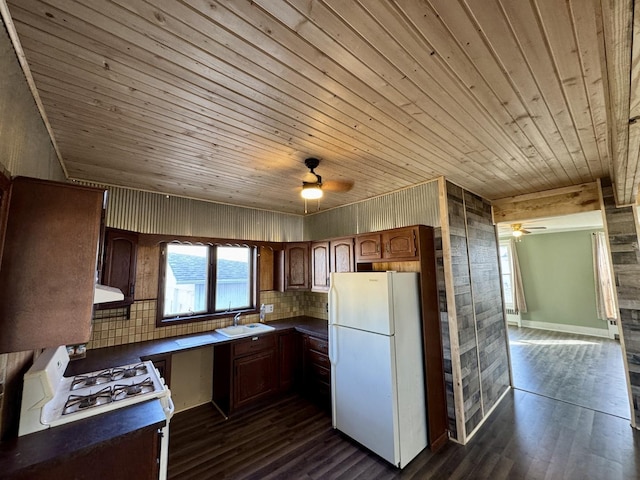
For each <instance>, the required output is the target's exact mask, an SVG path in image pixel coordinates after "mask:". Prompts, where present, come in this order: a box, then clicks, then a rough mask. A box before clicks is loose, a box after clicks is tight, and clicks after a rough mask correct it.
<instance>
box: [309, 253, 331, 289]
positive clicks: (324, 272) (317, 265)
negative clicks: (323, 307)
mask: <svg viewBox="0 0 640 480" xmlns="http://www.w3.org/2000/svg"><path fill="white" fill-rule="evenodd" d="M328 290H329V242H313V243H311V291H312V292H326V291H328Z"/></svg>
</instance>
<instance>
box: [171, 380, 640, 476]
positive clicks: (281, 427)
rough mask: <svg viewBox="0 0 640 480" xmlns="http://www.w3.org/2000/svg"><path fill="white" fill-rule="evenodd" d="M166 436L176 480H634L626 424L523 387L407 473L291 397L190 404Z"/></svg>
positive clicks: (634, 450) (632, 437)
mask: <svg viewBox="0 0 640 480" xmlns="http://www.w3.org/2000/svg"><path fill="white" fill-rule="evenodd" d="M170 431H171V436H170V454H169V478H170V479H175V480H178V479H180V480H197V479H214V478H215V479H256V480H257V479H323V480H324V479H344V480H347V479H348V480H351V479H491V480H499V479H518V478H527V479H528V478H532V479H533V478H535V479H543V478H545V479H567V480H573V479H576V480H577V479H580V480H583V479H607V480H616V479H620V480H622V479H632V478H640V432H638V431H636V430H633V429H632V428H631V427H630V425H629V422H628V421H627V420H625V419H622V418H619V417H616V416H613V415H608V414H605V413H601V412H598V411H594V410H592V409H588V408H584V407H580V406H576V405H571V404H569V403H566V402H564V401H559V400H554V399H551V398H547V397H544V396H540V395H535V394H532V393H529V392H524V391H521V390H511V391H510V392H508V394H507V395H506V397H505V398H504V399H503V400H502V402H501V403H500V404H499V405H498V407H497V408H496V410H495V411H494V412H493V414H492V415H491V416H490V417H489V418H488V420H487V422H486V424H485V425H484V426H483V428H481V429H480V431H479V432H478V433H477V434H476V435H475V437H473V438H472V440H471V441H470V442H469V443H468V444H467V445H466V446H461V445H458V444H455V443H453V442H449V443H448V444H447V445H446V446H445V447H444V448H443V449H442V450H441V451H440V452H438V453H437V454H432V453H431V452H429V451H428V450H425V451H423V452H422V453H421V454H420V455H418V457H416V458H415V459H414V460H413V461H412V462H411V463H410V464H409V465H408V466H407V467H406V468H405V469H403V470H398V469H397V468H394V467H392V466H391V465H389V464H388V463H386V462H385V461H383V460H381V459H380V458H379V457H377V456H376V455H374V454H372V453H371V452H369V451H368V450H366V449H365V448H363V447H361V446H359V445H358V444H356V443H355V442H353V441H351V440H350V439H349V438H347V437H346V436H344V435H342V434H340V433H339V432H336V431H335V430H333V428H332V427H331V417H330V414H329V413H328V412H326V411H324V410H321V409H320V408H318V407H316V406H315V405H313V404H311V403H309V402H308V401H307V400H306V399H305V398H303V397H300V396H298V395H295V394H291V395H289V396H287V397H285V398H283V399H281V400H279V401H276V402H274V403H272V404H270V405H268V406H266V407H263V408H261V409H259V410H254V411H251V412H248V413H245V414H242V415H238V416H236V417H233V418H231V419H229V420H224V419H223V418H222V417H221V416H220V415H219V413H218V412H217V411H216V410H215V409H214V408H213V407H212V406H211V405H203V406H200V407H196V408H194V409H191V410H188V411H186V412H182V413H179V414H177V415H175V416H174V418H173V419H172V421H171V428H170Z"/></svg>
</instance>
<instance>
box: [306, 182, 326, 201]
mask: <svg viewBox="0 0 640 480" xmlns="http://www.w3.org/2000/svg"><path fill="white" fill-rule="evenodd" d="M301 195H302V198H304V199H305V200H317V199H319V198H322V189H321V188H320V184H319V183H308V182H302V192H301Z"/></svg>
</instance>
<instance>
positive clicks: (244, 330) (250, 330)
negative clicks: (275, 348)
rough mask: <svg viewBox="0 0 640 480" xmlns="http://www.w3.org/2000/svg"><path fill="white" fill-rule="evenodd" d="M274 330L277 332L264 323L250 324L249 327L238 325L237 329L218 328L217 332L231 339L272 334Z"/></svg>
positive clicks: (231, 327) (231, 326) (230, 327)
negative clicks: (266, 333)
mask: <svg viewBox="0 0 640 480" xmlns="http://www.w3.org/2000/svg"><path fill="white" fill-rule="evenodd" d="M273 330H275V328H274V327H271V326H269V325H265V324H264V323H250V324H248V325H238V326H235V327H234V326H233V325H230V326H228V327H224V328H216V332H218V333H221V334H222V335H224V336H225V337H229V338H238V337H248V336H250V335H258V334H260V333H265V332H271V331H273Z"/></svg>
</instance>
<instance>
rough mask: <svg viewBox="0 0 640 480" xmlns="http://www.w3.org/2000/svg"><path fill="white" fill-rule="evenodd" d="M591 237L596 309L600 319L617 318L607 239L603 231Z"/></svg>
mask: <svg viewBox="0 0 640 480" xmlns="http://www.w3.org/2000/svg"><path fill="white" fill-rule="evenodd" d="M592 239H593V274H594V277H595V283H596V309H597V311H598V318H599V319H601V320H605V321H606V320H615V319H617V318H618V312H617V310H616V302H615V291H614V289H613V277H612V275H611V264H610V263H609V252H608V250H607V240H606V238H605V236H604V233H603V232H596V233H594V234H593V235H592Z"/></svg>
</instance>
